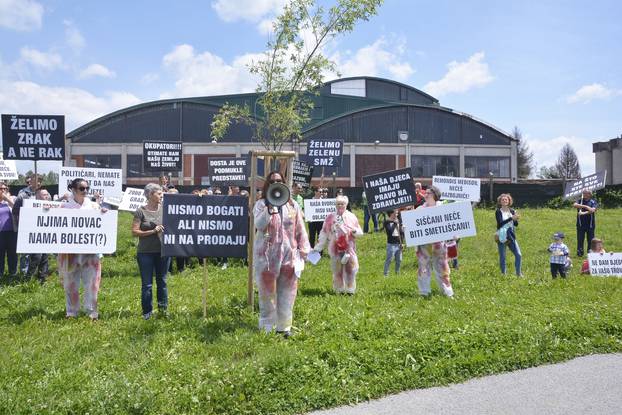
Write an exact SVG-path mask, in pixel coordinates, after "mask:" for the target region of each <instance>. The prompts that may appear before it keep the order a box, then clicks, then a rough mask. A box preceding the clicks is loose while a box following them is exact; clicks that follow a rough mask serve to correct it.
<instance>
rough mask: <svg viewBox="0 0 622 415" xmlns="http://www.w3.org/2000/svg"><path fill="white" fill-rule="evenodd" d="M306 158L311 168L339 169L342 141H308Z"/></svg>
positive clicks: (341, 156)
mask: <svg viewBox="0 0 622 415" xmlns="http://www.w3.org/2000/svg"><path fill="white" fill-rule="evenodd" d="M307 157H309V160H310V163H311V165H312V166H320V167H321V166H326V167H341V160H342V158H343V140H309V142H308V143H307Z"/></svg>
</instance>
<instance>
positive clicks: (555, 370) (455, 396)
mask: <svg viewBox="0 0 622 415" xmlns="http://www.w3.org/2000/svg"><path fill="white" fill-rule="evenodd" d="M415 413H417V414H443V415H447V414H460V415H466V414H478V415H479V414H513V415H514V414H529V415H532V414H547V415H550V414H564V415H568V414H577V415H578V414H581V415H583V414H598V415H607V414H612V415H613V414H615V415H620V414H622V354H607V355H593V356H585V357H580V358H577V359H574V360H570V361H568V362H564V363H559V364H555V365H547V366H540V367H535V368H531V369H525V370H519V371H516V372H510V373H505V374H502V375H495V376H487V377H484V378H479V379H473V380H470V381H468V382H465V383H461V384H457V385H451V386H446V387H437V388H429V389H419V390H413V391H409V392H403V393H400V394H397V395H393V396H388V397H386V398H382V399H378V400H375V401H370V402H368V403H364V404H360V405H356V406H347V407H341V408H335V409H330V410H325V411H318V412H313V414H314V415H359V414H365V415H368V414H374V415H393V414H395V415H397V414H399V415H403V414H415Z"/></svg>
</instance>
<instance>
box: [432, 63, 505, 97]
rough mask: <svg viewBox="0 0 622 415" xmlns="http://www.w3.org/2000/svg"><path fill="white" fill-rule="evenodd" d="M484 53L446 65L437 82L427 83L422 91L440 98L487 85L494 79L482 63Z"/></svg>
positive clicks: (485, 64)
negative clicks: (444, 72)
mask: <svg viewBox="0 0 622 415" xmlns="http://www.w3.org/2000/svg"><path fill="white" fill-rule="evenodd" d="M484 56H485V55H484V52H477V53H475V54H474V55H472V56H471V57H470V58H469V59H468V60H467V61H466V62H456V61H452V62H450V63H448V64H447V68H448V71H447V73H446V74H445V76H444V77H443V78H441V79H439V80H438V81H431V82H428V83H427V84H426V85H425V86H424V87H423V89H424V91H425V92H427V93H428V94H430V95H432V96H435V97H440V96H443V95H446V94H451V93H463V92H467V91H469V90H470V89H473V88H480V87H482V86H484V85H486V84H489V83H490V82H492V81H493V80H494V77H493V76H492V74H491V73H490V70H489V69H488V64H487V63H486V62H484V61H483V60H484Z"/></svg>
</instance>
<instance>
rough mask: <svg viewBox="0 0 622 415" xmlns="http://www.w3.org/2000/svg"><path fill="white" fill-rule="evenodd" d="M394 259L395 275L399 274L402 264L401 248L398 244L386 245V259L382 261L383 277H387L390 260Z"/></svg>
mask: <svg viewBox="0 0 622 415" xmlns="http://www.w3.org/2000/svg"><path fill="white" fill-rule="evenodd" d="M393 257H395V273H396V274H399V273H400V265H401V264H402V248H401V246H400V245H399V244H387V259H385V261H384V275H385V277H386V276H387V275H389V266H390V265H391V259H392V258H393Z"/></svg>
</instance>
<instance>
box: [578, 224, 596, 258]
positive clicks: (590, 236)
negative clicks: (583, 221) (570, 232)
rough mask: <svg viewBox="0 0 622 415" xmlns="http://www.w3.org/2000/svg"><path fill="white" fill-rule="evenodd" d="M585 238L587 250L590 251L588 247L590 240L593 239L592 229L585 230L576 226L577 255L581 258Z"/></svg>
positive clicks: (590, 243) (590, 244)
mask: <svg viewBox="0 0 622 415" xmlns="http://www.w3.org/2000/svg"><path fill="white" fill-rule="evenodd" d="M586 236H587V249H588V251H589V250H590V246H592V239H594V228H586V227H583V226H577V255H578V256H583V253H584V252H585V251H584V250H583V243H584V241H585V237H586Z"/></svg>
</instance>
